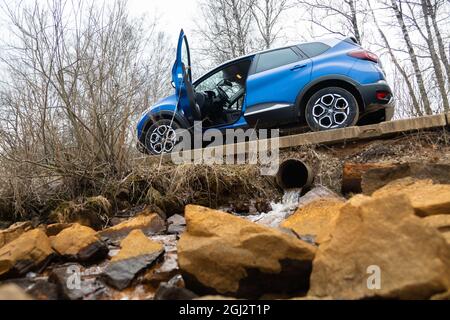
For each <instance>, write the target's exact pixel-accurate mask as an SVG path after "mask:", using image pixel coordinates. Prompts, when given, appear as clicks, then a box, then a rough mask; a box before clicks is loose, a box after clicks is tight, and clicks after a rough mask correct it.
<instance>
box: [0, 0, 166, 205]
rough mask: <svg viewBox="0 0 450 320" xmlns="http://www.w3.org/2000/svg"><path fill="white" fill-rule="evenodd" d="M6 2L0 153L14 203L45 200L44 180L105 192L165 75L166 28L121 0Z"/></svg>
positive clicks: (69, 190)
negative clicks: (105, 0)
mask: <svg viewBox="0 0 450 320" xmlns="http://www.w3.org/2000/svg"><path fill="white" fill-rule="evenodd" d="M2 9H3V10H4V11H5V13H6V14H7V15H8V17H9V20H10V21H9V23H10V26H11V31H12V32H13V37H12V39H11V41H10V42H9V45H7V46H6V47H5V48H4V50H3V51H2V56H1V62H2V63H3V66H4V69H5V75H4V79H5V82H4V83H3V85H2V86H1V87H0V108H1V110H0V114H1V115H2V118H1V119H0V135H1V136H0V161H1V167H2V168H3V170H5V172H6V174H5V175H4V176H3V178H6V179H8V180H7V182H3V183H2V185H3V186H5V185H11V186H13V187H12V190H13V194H12V195H11V197H13V199H14V203H15V205H16V211H17V212H18V213H22V212H26V210H25V209H24V208H23V207H22V204H23V203H32V201H26V200H27V199H28V200H29V199H31V198H32V199H34V200H36V199H38V200H39V201H45V199H43V197H42V192H43V191H42V185H47V186H49V185H52V186H53V188H56V187H57V188H58V189H59V190H60V191H61V193H60V194H61V197H75V196H77V195H79V194H83V193H90V192H101V189H102V188H103V187H104V186H105V184H106V183H107V181H108V179H111V178H117V177H121V176H123V175H124V174H126V173H127V171H128V170H129V166H128V161H129V156H130V150H131V148H134V145H133V144H132V139H133V131H132V129H131V127H132V126H131V124H132V122H133V121H134V119H135V118H136V117H137V116H139V114H140V112H141V111H143V108H145V106H146V103H147V102H146V100H147V99H148V98H149V96H152V99H156V98H157V97H156V96H157V95H159V94H162V93H163V90H162V89H161V87H162V85H161V84H160V83H162V82H163V81H165V80H164V77H165V76H164V75H157V76H155V75H154V74H153V70H154V68H155V66H158V67H160V68H165V64H167V61H165V60H164V59H162V56H163V55H164V52H158V51H161V50H166V48H167V46H166V44H165V43H164V40H163V37H162V36H161V37H159V38H158V37H156V39H155V40H153V41H151V37H152V35H150V37H149V36H147V32H148V30H152V26H150V27H147V26H146V25H145V24H144V23H143V20H142V19H132V18H130V17H129V15H128V12H127V9H126V3H125V2H123V1H115V2H114V3H110V4H109V5H105V4H103V5H97V4H96V2H95V1H93V0H87V1H82V0H80V1H78V2H77V1H70V2H69V1H67V2H64V1H59V0H54V1H50V2H48V3H41V2H40V1H35V2H34V3H33V4H31V5H26V4H22V5H20V6H19V7H17V6H16V7H14V8H13V7H10V6H8V4H7V3H6V2H5V3H3V4H2ZM155 43H156V45H154V44H155ZM158 43H159V45H158ZM152 44H153V46H152ZM152 48H153V49H152ZM146 49H148V51H147V50H146ZM152 50H156V51H152ZM158 54H159V55H158ZM167 56H170V55H167ZM152 59H154V60H153V61H152ZM150 75H152V76H150ZM154 84H157V86H158V87H157V88H156V87H153V88H152V87H151V86H153V85H154ZM149 88H150V89H149ZM152 90H153V91H154V92H152ZM38 190H40V191H38ZM44 190H45V188H44ZM37 192H41V196H39V197H38V196H36V195H35V194H36V193H37Z"/></svg>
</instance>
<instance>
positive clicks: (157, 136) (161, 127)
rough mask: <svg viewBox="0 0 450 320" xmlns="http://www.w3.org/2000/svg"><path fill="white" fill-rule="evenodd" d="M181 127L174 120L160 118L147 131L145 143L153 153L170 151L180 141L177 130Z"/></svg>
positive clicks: (148, 150)
mask: <svg viewBox="0 0 450 320" xmlns="http://www.w3.org/2000/svg"><path fill="white" fill-rule="evenodd" d="M180 128H181V127H180V126H179V125H178V123H176V122H175V121H174V120H169V119H160V120H158V121H156V122H154V123H153V124H152V125H151V126H150V128H148V130H147V132H146V133H145V140H144V145H145V148H146V149H147V152H148V153H149V154H152V155H158V154H161V153H170V152H172V150H173V149H174V147H175V145H176V144H177V143H178V142H179V141H178V140H179V139H178V137H177V134H176V130H177V129H180Z"/></svg>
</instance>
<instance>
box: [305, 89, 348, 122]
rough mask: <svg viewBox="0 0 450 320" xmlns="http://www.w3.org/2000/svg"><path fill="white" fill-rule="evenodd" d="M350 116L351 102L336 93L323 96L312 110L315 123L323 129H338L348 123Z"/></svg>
mask: <svg viewBox="0 0 450 320" xmlns="http://www.w3.org/2000/svg"><path fill="white" fill-rule="evenodd" d="M349 114H350V105H349V102H348V101H347V99H345V98H344V97H343V96H341V95H339V94H335V93H328V94H325V95H323V96H322V97H320V98H319V99H317V101H316V102H315V103H314V106H313V108H312V116H313V119H314V122H315V123H316V124H317V125H318V126H320V127H321V128H323V129H333V128H338V127H339V126H341V125H342V124H343V123H345V122H346V121H347V119H348V117H349Z"/></svg>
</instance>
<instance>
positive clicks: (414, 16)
mask: <svg viewBox="0 0 450 320" xmlns="http://www.w3.org/2000/svg"><path fill="white" fill-rule="evenodd" d="M405 4H406V6H407V7H408V9H409V10H408V15H407V18H408V20H409V21H410V22H411V24H412V26H413V27H414V28H415V30H417V32H418V34H419V35H420V36H421V37H422V38H423V40H424V42H425V44H426V50H425V51H426V53H427V54H428V55H429V58H430V60H431V63H432V66H433V71H434V78H435V80H436V83H437V87H438V90H439V93H440V96H441V100H442V104H443V107H444V111H445V112H447V111H448V110H449V102H448V97H447V95H448V93H447V90H446V89H445V76H444V74H443V72H442V67H441V62H442V61H441V60H440V57H439V55H438V53H437V52H436V48H435V42H434V37H433V31H432V29H431V24H430V19H431V10H432V8H431V6H429V2H428V0H420V1H419V2H413V1H405ZM423 29H425V30H423ZM444 64H445V63H444Z"/></svg>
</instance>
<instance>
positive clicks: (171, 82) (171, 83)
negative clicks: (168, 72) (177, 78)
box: [170, 81, 175, 89]
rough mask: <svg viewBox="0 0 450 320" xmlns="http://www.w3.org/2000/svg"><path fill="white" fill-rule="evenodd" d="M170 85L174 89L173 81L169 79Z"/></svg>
mask: <svg viewBox="0 0 450 320" xmlns="http://www.w3.org/2000/svg"><path fill="white" fill-rule="evenodd" d="M170 85H171V86H172V88H174V89H175V82H173V81H170Z"/></svg>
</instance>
